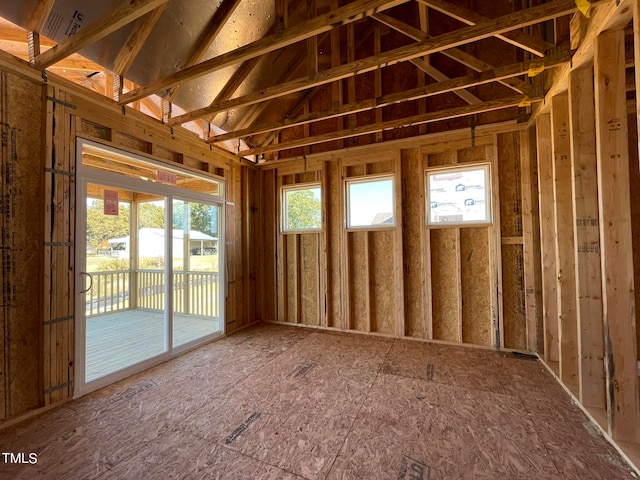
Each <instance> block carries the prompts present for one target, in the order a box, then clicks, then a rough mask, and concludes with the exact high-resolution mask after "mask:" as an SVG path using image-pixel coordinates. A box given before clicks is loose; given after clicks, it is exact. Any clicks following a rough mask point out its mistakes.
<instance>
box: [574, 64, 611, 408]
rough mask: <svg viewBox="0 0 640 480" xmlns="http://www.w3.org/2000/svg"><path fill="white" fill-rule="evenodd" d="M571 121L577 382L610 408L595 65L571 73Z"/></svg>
mask: <svg viewBox="0 0 640 480" xmlns="http://www.w3.org/2000/svg"><path fill="white" fill-rule="evenodd" d="M569 108H570V111H569V118H570V121H569V124H570V130H569V133H570V140H571V177H572V179H573V210H574V223H573V230H574V237H575V247H574V256H575V271H576V274H575V276H576V288H577V298H578V303H577V314H578V315H577V319H578V332H577V333H578V342H576V344H577V347H578V353H579V355H578V356H579V362H580V363H579V365H578V366H579V374H578V377H579V378H578V380H579V382H578V384H579V385H578V386H579V390H580V392H579V397H580V400H581V402H582V403H583V405H585V406H587V407H591V408H598V409H603V410H604V409H605V408H606V402H605V378H604V335H603V331H602V284H601V282H602V277H601V270H600V261H601V258H600V229H599V226H598V182H597V180H598V179H597V176H596V171H597V163H596V142H595V138H596V137H595V104H594V93H593V68H592V67H586V68H582V69H579V70H574V71H573V72H571V74H570V76H569Z"/></svg>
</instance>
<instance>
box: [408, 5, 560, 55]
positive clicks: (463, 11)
mask: <svg viewBox="0 0 640 480" xmlns="http://www.w3.org/2000/svg"><path fill="white" fill-rule="evenodd" d="M418 1H419V2H420V3H423V4H424V5H426V6H427V7H429V8H432V9H434V10H437V11H439V12H440V13H443V14H445V15H448V16H450V17H452V18H455V19H456V20H458V21H460V22H462V23H464V24H466V25H476V24H478V23H482V22H486V21H487V20H489V17H485V16H484V15H480V14H479V13H476V12H474V11H473V10H470V9H468V8H465V7H462V6H460V5H456V4H453V3H450V2H445V1H443V0H418ZM496 37H497V38H499V39H500V40H504V41H505V42H507V43H510V44H511V45H514V46H516V47H518V48H522V49H524V50H526V51H528V52H529V53H532V54H534V55H537V56H538V57H543V56H544V54H545V52H546V51H547V50H550V49H552V48H554V47H555V45H552V44H550V43H547V42H545V41H544V40H542V39H540V38H537V37H534V36H533V35H529V34H528V33H525V32H523V31H518V30H513V31H510V32H505V33H502V34H498V35H496Z"/></svg>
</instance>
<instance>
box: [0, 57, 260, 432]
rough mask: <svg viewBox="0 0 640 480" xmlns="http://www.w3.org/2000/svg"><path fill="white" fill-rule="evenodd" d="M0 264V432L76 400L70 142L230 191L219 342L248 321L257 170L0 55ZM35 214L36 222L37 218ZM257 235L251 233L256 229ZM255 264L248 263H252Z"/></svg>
mask: <svg viewBox="0 0 640 480" xmlns="http://www.w3.org/2000/svg"><path fill="white" fill-rule="evenodd" d="M0 92H1V95H0V112H1V115H2V125H1V126H0V128H1V129H2V150H1V152H2V157H1V158H0V161H1V168H2V189H3V190H2V197H1V198H2V207H1V211H0V213H1V214H2V222H3V229H2V233H3V247H4V248H3V255H2V269H1V270H0V276H1V277H2V278H1V281H2V286H3V309H2V314H1V315H0V324H1V325H2V329H3V332H4V342H3V343H2V344H1V345H2V347H1V348H0V352H1V354H2V357H3V361H2V363H1V364H0V365H2V367H1V371H0V373H1V374H2V379H3V382H2V384H1V385H0V426H2V425H8V424H10V423H13V422H15V421H17V420H19V419H21V418H24V417H25V416H29V415H33V414H36V413H38V412H39V411H41V410H42V409H43V408H49V407H52V406H55V405H57V404H60V403H61V402H64V401H66V400H69V399H70V398H72V396H73V369H74V299H75V278H76V272H75V265H74V258H75V244H74V241H75V238H74V230H75V202H76V198H75V145H76V137H77V136H81V137H83V138H87V139H90V140H95V141H98V142H102V143H105V144H107V145H111V146H114V147H116V148H120V149H123V150H126V151H130V152H133V153H141V154H144V155H149V156H152V157H153V158H157V159H159V160H162V161H165V162H169V163H171V162H174V163H176V164H179V165H181V166H183V167H185V168H188V169H195V170H197V171H202V172H208V173H212V174H215V175H218V176H221V177H224V178H225V180H226V198H227V202H226V203H227V205H226V207H227V208H226V212H227V222H226V235H227V237H226V238H225V241H226V248H227V255H226V260H227V265H226V271H227V275H226V277H227V290H226V291H227V298H226V310H227V311H226V318H225V322H226V331H227V332H228V333H230V332H233V331H234V330H237V329H241V328H244V327H245V326H247V325H249V324H250V323H252V322H253V321H254V318H255V309H256V306H257V301H254V302H253V303H252V300H251V296H250V295H245V292H246V291H249V290H257V289H256V286H255V284H254V282H255V279H256V277H257V273H256V269H257V266H258V264H257V263H256V262H257V261H258V259H257V258H256V259H255V260H254V261H253V263H250V262H248V261H247V262H246V264H244V263H243V258H246V257H245V255H246V254H247V252H245V251H243V249H244V248H245V246H246V241H245V239H247V238H249V235H250V231H249V229H248V228H247V226H248V224H245V220H246V221H248V219H247V216H248V215H249V214H250V213H251V212H253V211H255V210H256V207H255V204H256V202H257V201H259V200H258V199H259V197H260V192H259V191H253V190H251V189H250V188H248V184H249V182H250V181H251V180H252V179H253V180H254V181H255V179H256V177H255V174H256V173H255V170H254V168H253V166H251V165H247V166H241V165H240V164H239V162H238V160H237V159H235V158H234V157H233V156H232V155H230V154H228V153H226V152H222V151H220V150H218V149H215V148H212V147H210V146H209V145H206V144H205V143H204V142H202V141H201V140H199V139H198V138H197V137H196V136H195V135H193V134H191V133H190V132H186V131H185V130H183V129H181V128H176V129H170V128H168V127H166V126H164V125H161V124H160V123H158V122H155V121H153V120H151V119H149V118H147V117H146V116H145V115H143V114H141V113H139V112H136V111H132V110H129V109H124V110H123V109H122V107H119V106H117V105H116V104H115V103H113V102H109V101H108V100H106V99H104V97H101V96H99V95H96V94H93V93H91V92H87V91H85V90H83V89H82V88H80V87H77V86H75V85H73V84H71V83H69V82H67V81H65V80H63V79H60V78H57V77H55V75H49V77H48V83H44V82H43V81H42V79H41V78H40V77H39V76H37V75H35V72H34V71H32V70H31V69H29V68H27V67H26V66H25V65H23V64H22V63H20V62H19V61H16V60H15V59H11V58H9V57H8V56H4V55H0ZM34 211H38V212H42V213H40V214H38V215H35V216H34ZM253 228H254V231H255V226H254V227H253ZM251 258H252V259H253V256H252V257H251Z"/></svg>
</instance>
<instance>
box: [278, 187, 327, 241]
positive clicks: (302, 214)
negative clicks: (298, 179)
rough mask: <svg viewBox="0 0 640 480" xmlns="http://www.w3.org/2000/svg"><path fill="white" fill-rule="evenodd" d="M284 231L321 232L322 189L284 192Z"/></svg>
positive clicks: (296, 189)
mask: <svg viewBox="0 0 640 480" xmlns="http://www.w3.org/2000/svg"><path fill="white" fill-rule="evenodd" d="M283 202H284V205H283V218H284V230H285V231H296V230H319V229H320V228H321V227H322V198H321V193H320V187H311V188H292V189H286V190H284V198H283Z"/></svg>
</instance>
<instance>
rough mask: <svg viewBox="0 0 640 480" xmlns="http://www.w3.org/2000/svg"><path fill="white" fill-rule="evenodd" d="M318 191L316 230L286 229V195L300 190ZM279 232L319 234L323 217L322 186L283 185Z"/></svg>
mask: <svg viewBox="0 0 640 480" xmlns="http://www.w3.org/2000/svg"><path fill="white" fill-rule="evenodd" d="M315 188H317V189H319V190H320V226H319V227H318V228H315V227H312V228H288V227H287V207H288V202H287V193H288V192H296V191H301V190H311V189H315ZM280 216H281V219H280V220H281V221H280V232H281V233H284V234H287V233H313V232H321V231H322V225H323V223H324V222H323V220H324V219H323V215H322V184H321V183H320V182H313V183H296V184H294V185H283V186H282V187H281V189H280Z"/></svg>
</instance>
